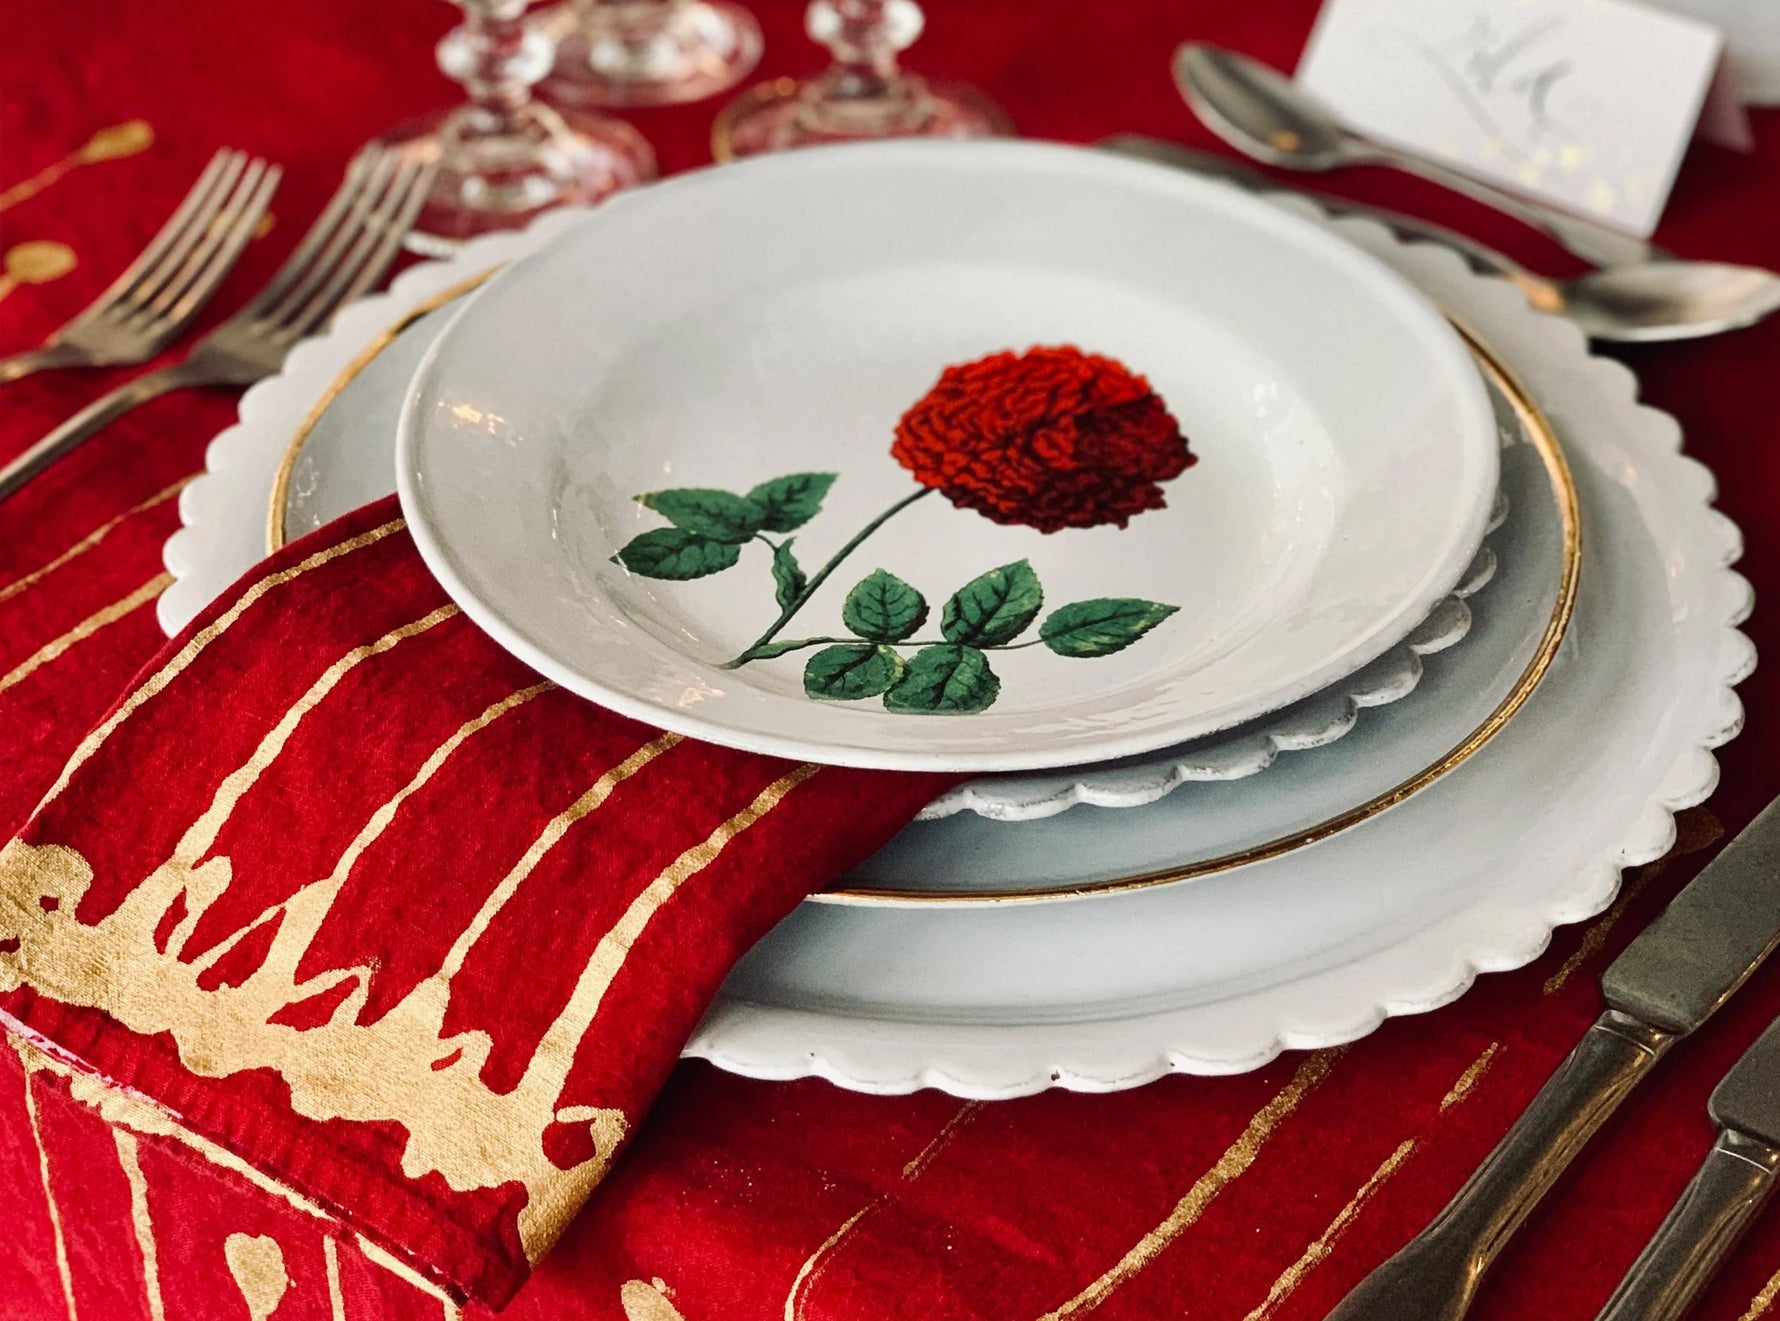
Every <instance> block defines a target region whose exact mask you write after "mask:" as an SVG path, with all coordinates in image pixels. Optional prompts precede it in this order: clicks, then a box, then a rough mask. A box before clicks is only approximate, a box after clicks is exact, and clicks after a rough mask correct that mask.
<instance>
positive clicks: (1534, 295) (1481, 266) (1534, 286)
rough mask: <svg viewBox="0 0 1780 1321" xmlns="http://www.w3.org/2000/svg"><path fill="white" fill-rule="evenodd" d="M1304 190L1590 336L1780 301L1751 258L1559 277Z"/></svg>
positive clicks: (1204, 160)
mask: <svg viewBox="0 0 1780 1321" xmlns="http://www.w3.org/2000/svg"><path fill="white" fill-rule="evenodd" d="M1100 145H1101V146H1102V147H1104V148H1105V149H1107V150H1109V151H1115V152H1118V153H1119V154H1120V155H1124V156H1136V157H1140V158H1142V159H1144V160H1149V161H1155V162H1157V163H1158V164H1162V165H1171V166H1174V167H1175V168H1177V169H1182V170H1188V171H1191V172H1193V173H1195V174H1204V175H1210V176H1212V177H1214V178H1219V179H1223V180H1225V181H1226V182H1228V183H1232V184H1235V185H1237V186H1238V187H1241V188H1246V189H1248V190H1250V191H1251V192H1257V193H1285V192H1289V191H1291V190H1289V189H1287V188H1286V187H1285V186H1284V185H1283V184H1281V183H1279V182H1278V181H1277V180H1275V179H1272V178H1269V177H1268V176H1267V175H1265V174H1262V173H1261V172H1260V171H1259V170H1256V169H1253V168H1251V167H1249V166H1247V165H1244V164H1242V163H1241V162H1240V161H1237V160H1233V159H1231V158H1230V157H1228V156H1214V155H1212V154H1211V153H1210V152H1204V151H1195V150H1193V149H1192V148H1191V147H1183V146H1181V145H1180V144H1178V143H1174V142H1164V141H1162V140H1160V139H1158V138H1146V137H1143V136H1141V135H1139V134H1134V133H1126V134H1121V135H1119V136H1117V137H1113V138H1108V139H1107V140H1106V141H1105V142H1103V143H1101V144H1100ZM1303 195H1304V196H1307V197H1310V198H1312V199H1313V200H1314V201H1315V202H1316V203H1317V205H1318V206H1321V207H1322V208H1323V209H1324V210H1326V211H1329V212H1330V213H1331V214H1334V215H1358V216H1366V217H1368V218H1369V219H1372V220H1376V221H1378V222H1379V223H1380V224H1382V225H1384V226H1385V227H1386V228H1387V229H1390V230H1392V231H1394V232H1395V233H1396V234H1398V235H1399V236H1400V237H1403V238H1408V239H1420V240H1424V241H1427V242H1432V243H1439V244H1441V245H1442V246H1444V247H1448V248H1452V249H1453V250H1454V251H1456V252H1457V253H1458V254H1459V255H1460V256H1461V257H1463V258H1464V259H1465V260H1466V261H1467V262H1468V263H1469V264H1470V265H1471V266H1472V268H1473V269H1475V270H1478V271H1481V272H1483V273H1484V274H1486V275H1497V276H1501V277H1502V278H1503V279H1505V280H1508V281H1509V282H1511V283H1512V284H1514V285H1515V286H1516V287H1517V288H1519V289H1520V291H1521V292H1522V293H1524V294H1525V295H1526V296H1527V299H1528V301H1530V302H1531V303H1532V304H1533V306H1534V307H1537V308H1539V309H1540V310H1541V311H1545V312H1557V313H1559V314H1561V315H1563V316H1566V317H1568V318H1570V320H1572V321H1574V322H1576V324H1577V325H1579V326H1581V327H1582V329H1583V330H1584V331H1585V332H1586V333H1587V334H1588V336H1589V338H1590V339H1595V340H1604V341H1612V342H1615V343H1621V344H1628V343H1629V344H1636V343H1655V342H1657V341H1661V340H1677V339H1698V338H1700V337H1702V336H1706V335H1716V334H1720V333H1722V332H1724V331H1727V330H1735V329H1737V328H1738V327H1739V326H1747V325H1752V324H1754V323H1755V322H1757V321H1759V320H1761V319H1762V318H1763V317H1765V316H1767V315H1768V314H1769V313H1771V312H1773V311H1775V310H1777V309H1780V278H1777V277H1775V276H1773V275H1771V274H1770V273H1768V272H1767V271H1763V270H1759V269H1757V268H1755V267H1752V266H1732V265H1727V264H1724V263H1720V262H1695V261H1679V260H1659V261H1651V262H1646V263H1644V264H1642V265H1639V266H1616V267H1614V268H1613V269H1611V270H1607V271H1590V272H1589V273H1588V274H1586V275H1580V276H1576V277H1574V278H1572V279H1568V280H1554V279H1550V278H1548V277H1546V276H1543V275H1538V274H1535V273H1534V272H1532V271H1529V270H1528V269H1527V268H1526V267H1524V266H1522V265H1521V264H1520V263H1519V262H1517V261H1515V260H1514V259H1513V258H1512V257H1510V256H1508V255H1507V254H1506V253H1501V252H1497V251H1496V250H1495V249H1494V248H1490V247H1486V246H1484V245H1483V244H1481V243H1479V242H1477V241H1476V240H1475V239H1471V238H1467V237H1466V236H1465V235H1463V234H1459V233H1456V232H1454V231H1453V230H1450V229H1445V228H1442V227H1441V226H1439V225H1435V224H1432V223H1430V222H1428V221H1426V220H1421V219H1418V218H1417V217H1415V216H1407V215H1404V214H1402V213H1401V212H1398V211H1387V210H1385V209H1383V208H1382V207H1375V206H1367V205H1365V204H1364V203H1361V202H1351V201H1349V200H1347V199H1346V198H1344V197H1332V196H1330V195H1328V194H1326V193H1314V192H1311V193H1305V194H1303Z"/></svg>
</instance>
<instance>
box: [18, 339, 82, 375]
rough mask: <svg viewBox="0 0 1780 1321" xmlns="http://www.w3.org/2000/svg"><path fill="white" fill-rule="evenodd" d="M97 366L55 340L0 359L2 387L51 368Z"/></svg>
mask: <svg viewBox="0 0 1780 1321" xmlns="http://www.w3.org/2000/svg"><path fill="white" fill-rule="evenodd" d="M97 365H98V364H97V363H95V362H93V360H92V359H91V358H89V357H88V356H87V355H86V354H85V353H84V352H82V351H81V350H80V349H77V348H75V347H74V346H73V345H72V344H64V343H62V342H61V341H60V340H55V341H52V342H50V343H48V344H45V345H44V346H43V347H42V348H40V349H26V350H25V351H24V352H23V353H15V354H13V355H12V356H11V357H10V358H0V385H5V384H6V383H7V382H8V381H17V380H22V379H23V378H24V377H27V376H29V375H30V374H31V373H32V372H40V371H46V370H48V369H49V368H51V367H94V366H97Z"/></svg>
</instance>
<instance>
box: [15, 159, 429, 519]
mask: <svg viewBox="0 0 1780 1321" xmlns="http://www.w3.org/2000/svg"><path fill="white" fill-rule="evenodd" d="M433 169H434V167H433V165H432V164H431V163H430V162H429V163H425V164H423V163H420V162H417V161H414V160H412V159H404V158H403V157H402V156H401V155H400V154H399V153H398V152H394V151H389V150H384V149H382V148H367V149H366V150H364V151H361V152H360V153H359V154H358V156H357V157H356V158H355V159H354V160H353V162H352V164H351V165H350V166H349V167H348V168H347V171H346V178H345V180H344V182H342V183H341V185H340V187H339V190H338V191H336V192H335V194H334V196H333V199H332V200H331V201H329V202H328V205H327V208H326V209H325V210H324V211H323V212H322V213H321V215H320V216H319V217H318V218H317V219H316V222H315V223H314V224H313V225H311V226H310V228H309V232H308V233H307V234H305V235H304V236H303V241H302V242H301V243H300V244H299V245H298V246H297V250H296V251H295V252H293V253H292V254H291V255H290V256H289V257H288V258H287V259H286V260H285V263H284V265H282V266H281V267H279V268H278V273H277V274H276V275H274V276H273V277H272V280H271V282H270V283H269V284H267V285H266V287H265V288H264V289H262V290H260V292H259V293H258V294H257V295H256V296H255V297H254V299H253V301H252V302H250V303H249V304H248V305H247V306H246V307H244V308H242V309H241V310H240V311H239V312H237V313H235V315H234V316H232V317H230V318H229V319H228V320H227V321H225V322H223V323H222V324H221V325H220V326H218V327H217V328H216V329H215V330H212V331H211V332H210V333H209V334H208V335H206V336H205V337H204V338H203V339H201V340H199V341H198V343H197V344H196V345H195V346H194V347H193V349H192V351H191V354H190V356H189V357H187V358H186V359H185V360H184V361H183V362H176V363H173V364H171V365H169V366H166V367H162V368H161V369H160V370H158V371H152V372H149V373H148V374H147V375H144V376H138V377H137V378H136V379H135V380H133V381H130V382H128V383H127V384H125V385H122V386H119V387H118V388H117V389H115V390H113V391H112V392H111V393H110V394H107V395H103V396H101V397H100V398H98V399H96V400H94V401H93V402H92V403H90V404H88V405H87V406H86V407H85V408H83V409H81V410H80V412H78V413H76V414H75V415H74V416H73V417H71V418H69V419H68V420H67V421H66V422H64V423H63V424H62V425H61V426H59V427H57V428H56V429H55V430H54V431H52V432H50V433H49V435H47V436H45V437H44V438H43V439H42V440H40V441H38V442H37V443H36V444H35V445H33V446H32V447H31V448H30V449H28V450H26V451H25V452H24V453H23V454H21V455H19V457H18V458H16V459H14V460H13V461H12V462H11V463H9V464H7V465H6V467H4V468H0V500H5V499H6V498H7V497H9V496H11V495H13V494H14V493H15V492H17V491H18V489H19V488H20V487H21V486H23V485H24V484H25V483H26V482H28V481H30V480H31V478H33V477H35V476H36V475H37V474H38V473H40V472H42V471H43V469H45V468H47V467H48V466H49V465H50V464H51V463H53V462H55V461H56V460H57V459H58V458H60V457H61V456H62V455H64V454H66V453H67V452H68V451H69V450H71V449H73V448H74V447H75V446H76V445H78V444H80V443H81V441H83V440H85V439H86V438H87V437H88V436H90V435H92V434H93V433H94V432H95V431H97V430H99V428H100V427H103V426H105V425H106V424H107V423H108V422H111V421H113V420H114V419H116V418H118V417H121V416H122V415H123V414H125V413H127V412H129V411H130V410H131V409H132V408H135V407H136V406H137V405H138V404H141V403H145V402H147V401H148V400H150V399H153V398H155V397H156V396H157V395H162V394H165V393H166V392H167V391H169V390H182V389H187V388H189V387H191V386H196V385H251V384H252V383H253V382H255V381H257V380H260V379H262V378H263V377H267V376H271V375H272V374H274V373H275V372H277V371H278V369H279V368H280V367H281V366H283V364H284V358H285V355H286V354H287V353H289V352H290V350H291V346H292V345H294V344H295V343H296V342H297V341H298V340H300V339H302V338H303V337H304V336H305V335H308V334H310V333H312V332H313V331H315V330H317V329H318V328H319V327H320V326H322V325H323V324H324V323H325V322H326V321H327V320H328V318H329V317H331V316H332V315H333V314H334V311H335V309H337V308H339V307H340V306H342V305H343V304H345V303H349V302H351V301H352V300H353V299H355V298H357V297H358V296H359V295H360V294H363V293H364V292H365V291H366V290H368V289H369V288H370V287H371V286H372V285H374V284H376V283H377V281H378V280H380V279H381V278H382V277H383V273H384V272H385V271H386V270H388V269H389V264H390V262H392V261H393V260H395V256H396V253H397V252H398V251H399V250H400V248H401V245H402V237H403V236H404V235H405V234H406V233H407V232H408V228H409V226H410V225H412V224H413V223H414V217H415V215H416V213H418V212H419V210H420V205H421V203H422V202H423V201H424V200H425V199H426V193H427V189H428V188H429V187H430V186H431V184H432V176H433Z"/></svg>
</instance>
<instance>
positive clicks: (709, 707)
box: [396, 143, 1497, 771]
mask: <svg viewBox="0 0 1780 1321" xmlns="http://www.w3.org/2000/svg"><path fill="white" fill-rule="evenodd" d="M397 449H398V453H397V465H396V468H397V479H398V489H399V490H400V493H401V496H402V504H403V508H404V511H405V512H406V514H407V516H408V519H409V523H410V525H411V527H412V528H413V531H414V534H415V539H416V541H417V543H418V545H419V547H420V549H421V553H422V555H423V556H424V557H425V558H426V560H427V562H428V564H429V566H430V567H431V568H432V569H433V571H434V572H435V573H436V574H437V575H438V577H439V578H440V580H441V582H442V583H443V584H444V585H445V587H446V589H447V590H448V591H449V592H450V593H451V595H452V596H453V598H454V599H456V600H457V601H458V603H459V604H460V605H461V606H462V607H463V608H464V609H465V611H466V612H467V613H468V614H470V615H471V617H472V618H474V619H475V620H476V621H477V622H478V623H479V624H480V625H481V626H482V627H483V628H485V629H486V630H487V631H488V632H489V633H490V634H491V635H492V636H493V637H494V638H495V639H496V640H497V641H498V642H500V643H501V644H502V645H503V646H506V647H507V648H508V649H509V650H511V651H513V652H514V653H515V654H517V655H518V656H520V657H521V658H522V659H524V660H525V661H526V662H528V663H529V664H531V665H532V666H533V667H534V668H536V669H538V670H540V671H541V672H543V673H544V674H546V675H548V676H549V677H551V678H553V679H555V680H557V681H558V682H560V683H562V684H563V685H564V686H565V687H568V688H570V689H572V690H574V691H577V692H580V693H582V694H583V695H585V696H587V697H590V698H592V699H593V700H595V701H598V702H600V703H602V704H604V705H606V706H609V707H612V708H614V709H616V710H619V711H621V712H624V713H626V714H629V715H632V716H635V717H637V718H639V719H643V720H647V721H651V722H653V723H656V724H659V725H662V726H664V727H666V728H669V729H672V730H677V731H679V732H681V733H685V734H689V735H693V736H697V737H701V738H705V739H709V740H711V741H714V742H719V743H725V744H730V745H734V746H740V747H745V748H749V749H753V750H757V751H762V752H769V753H776V754H780V755H786V756H797V757H805V758H810V759H814V760H818V761H824V762H830V763H839V764H847V765H863V766H881V767H896V768H908V769H936V770H938V769H945V770H958V771H966V770H970V771H987V770H1020V769H1031V768H1036V767H1046V766H1057V765H1066V764H1071V763H1079V762H1084V761H1093V760H1100V759H1106V758H1112V757H1120V756H1127V755H1131V754H1134V753H1139V752H1144V751H1147V750H1150V749H1153V748H1158V747H1164V746H1168V745H1170V744H1174V743H1179V742H1181V741H1183V740H1185V739H1188V738H1193V737H1196V736H1199V735H1204V734H1208V733H1211V732H1214V731H1216V730H1220V729H1224V728H1227V727H1229V726H1231V725H1233V724H1236V723H1238V722H1240V721H1243V720H1247V719H1250V718H1252V717H1254V716H1256V715H1260V714H1262V713H1264V712H1267V711H1271V710H1275V709H1277V708H1279V707H1281V706H1284V705H1286V704H1287V703H1290V702H1293V701H1296V700H1298V699H1299V698H1302V697H1304V696H1306V695H1308V694H1310V693H1312V692H1315V691H1317V690H1319V689H1321V688H1323V687H1325V686H1326V685H1328V684H1330V683H1331V682H1334V681H1335V680H1337V679H1340V678H1342V677H1343V676H1345V675H1347V674H1350V673H1352V672H1353V671H1355V670H1357V669H1359V668H1360V667H1362V666H1364V665H1365V664H1367V663H1368V662H1369V661H1371V660H1373V659H1374V658H1376V657H1377V656H1379V655H1380V654H1382V653H1383V652H1385V651H1386V650H1388V649H1389V648H1391V647H1392V646H1394V645H1395V644H1397V643H1398V642H1400V641H1401V640H1402V639H1403V638H1404V637H1405V636H1406V635H1407V634H1408V633H1409V632H1410V631H1411V630H1412V629H1413V628H1415V627H1416V626H1417V625H1418V624H1420V623H1421V622H1422V621H1423V619H1425V618H1426V616H1427V615H1428V612H1429V611H1430V609H1431V608H1432V607H1433V606H1434V605H1435V603H1436V602H1438V601H1439V600H1440V599H1441V598H1443V597H1444V596H1445V595H1446V594H1447V593H1448V592H1450V591H1451V589H1452V588H1453V586H1454V585H1455V584H1456V583H1457V582H1458V581H1459V580H1460V578H1461V577H1462V576H1463V574H1464V572H1465V570H1466V568H1467V566H1468V565H1469V563H1470V561H1471V559H1472V556H1473V555H1474V553H1475V552H1476V550H1477V548H1478V545H1479V543H1480V541H1481V539H1482V536H1483V532H1484V529H1485V526H1486V522H1487V519H1488V516H1489V513H1490V506H1491V502H1492V497H1493V495H1494V493H1495V488H1496V478H1497V443H1496V430H1495V426H1494V421H1493V417H1492V413H1491V409H1490V405H1489V402H1488V399H1487V396H1486V393H1485V390H1484V388H1483V385H1482V383H1481V381H1480V380H1479V378H1478V375H1477V373H1476V370H1475V368H1474V367H1473V365H1472V362H1471V360H1470V358H1469V356H1468V354H1467V352H1466V350H1465V348H1464V346H1463V345H1462V343H1461V342H1460V341H1459V339H1458V338H1457V336H1456V335H1455V334H1454V333H1453V332H1452V331H1451V330H1450V329H1449V328H1448V326H1447V325H1446V324H1445V322H1444V321H1443V320H1442V319H1441V317H1440V316H1439V315H1438V314H1437V313H1436V312H1435V311H1434V309H1433V308H1432V307H1431V306H1429V304H1428V303H1427V302H1426V301H1425V300H1423V299H1422V298H1421V297H1420V296H1419V295H1418V294H1416V293H1415V292H1414V291H1413V290H1412V289H1411V288H1410V287H1409V286H1408V285H1406V284H1405V283H1404V282H1403V281H1401V280H1400V279H1398V278H1397V277H1396V276H1394V275H1393V274H1392V273H1390V272H1389V271H1388V270H1387V269H1386V268H1384V267H1383V266H1382V265H1380V264H1379V263H1377V262H1376V261H1375V260H1374V259H1372V258H1371V257H1368V256H1366V255H1364V254H1362V253H1360V252H1358V251H1356V250H1355V249H1353V248H1352V247H1350V246H1349V245H1347V244H1344V243H1342V242H1341V241H1340V240H1338V239H1336V238H1334V237H1332V236H1331V235H1329V234H1328V233H1327V232H1326V231H1324V230H1323V229H1322V228H1320V227H1318V226H1317V225H1315V224H1313V223H1310V222H1307V221H1304V220H1301V219H1299V218H1297V217H1293V216H1289V215H1285V214H1282V213H1281V212H1280V211H1279V210H1278V209H1276V208H1274V207H1272V206H1269V205H1268V204H1266V203H1264V202H1261V201H1258V200H1256V199H1252V198H1247V197H1243V196H1241V195H1238V194H1236V193H1233V192H1231V191H1230V190H1228V189H1224V188H1220V187H1217V186H1216V185H1213V184H1208V183H1205V182H1202V181H1199V180H1196V179H1192V178H1188V177H1185V176H1176V175H1172V174H1168V173H1166V172H1163V171H1158V170H1154V169H1152V168H1149V167H1147V166H1145V165H1142V164H1140V163H1132V162H1126V161H1122V160H1115V159H1110V158H1107V157H1104V156H1100V155H1097V154H1093V153H1089V152H1085V151H1080V150H1075V149H1070V148H1063V147H1053V146H1043V145H1037V144H996V145H988V146H985V145H983V144H969V145H959V144H950V143H895V144H878V145H872V146H864V147H847V148H835V149H826V150H821V151H810V152H799V153H791V154H788V155H786V156H783V157H776V158H770V159H765V160H761V161H756V162H750V163H748V164H746V165H743V166H739V167H727V168H724V169H721V170H712V171H706V172H702V173H699V174H696V175H689V176H685V177H683V178H681V179H679V180H675V181H672V182H669V183H667V184H664V185H660V186H656V187H652V188H649V189H644V190H639V191H638V192H637V193H635V194H634V195H631V196H628V197H624V198H622V199H620V200H618V201H617V202H616V203H615V204H611V205H608V206H605V207H602V208H601V209H600V210H599V211H598V212H597V213H596V214H595V215H594V216H593V217H591V218H590V219H589V220H588V221H587V222H586V223H584V224H582V225H580V226H578V227H576V228H575V229H573V230H571V231H569V232H567V233H565V234H563V235H561V236H560V237H558V238H557V239H556V240H555V241H553V242H551V243H549V244H547V245H546V246H545V247H544V248H542V249H541V250H540V251H538V252H536V253H535V254H533V255H531V256H529V257H527V258H525V259H524V260H522V261H519V262H517V263H516V264H514V265H513V266H511V267H509V268H508V269H507V270H505V271H504V272H502V273H501V274H500V275H498V276H497V277H495V278H494V279H493V280H492V281H491V282H490V283H489V284H488V285H487V286H485V287H484V288H483V289H482V290H481V291H480V292H479V293H478V294H476V295H475V296H474V297H473V298H471V299H469V300H466V305H465V307H464V308H463V309H462V311H460V313H459V314H458V315H457V317H456V319H455V320H454V322H453V323H452V325H451V326H450V327H449V328H448V329H447V330H446V331H445V333H444V334H443V335H441V336H440V337H439V339H438V340H437V341H436V342H435V343H434V344H433V346H432V347H431V349H430V350H429V351H428V354H427V357H426V359H425V361H424V362H423V364H422V365H421V368H420V370H419V372H418V373H417V375H416V377H415V380H414V383H413V385H412V387H411V389H410V392H409V395H408V398H407V401H406V403H405V406H404V409H403V414H402V422H401V426H400V429H399V437H398V446H397Z"/></svg>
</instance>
